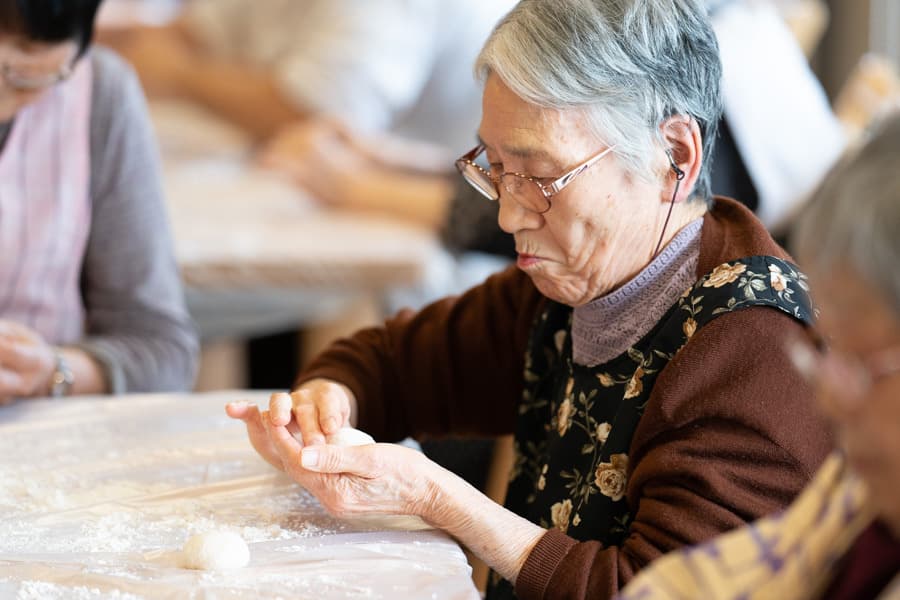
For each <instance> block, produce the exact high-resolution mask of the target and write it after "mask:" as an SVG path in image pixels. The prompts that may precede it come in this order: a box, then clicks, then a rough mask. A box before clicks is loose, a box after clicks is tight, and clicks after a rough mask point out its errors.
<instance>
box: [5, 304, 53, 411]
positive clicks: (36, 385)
mask: <svg viewBox="0 0 900 600" xmlns="http://www.w3.org/2000/svg"><path fill="white" fill-rule="evenodd" d="M55 365H56V354H55V352H54V350H53V347H52V346H50V344H48V343H46V342H45V341H44V339H43V338H42V337H41V336H40V334H38V333H37V332H36V331H34V330H33V329H31V328H29V327H25V326H24V325H20V324H19V323H14V322H12V321H6V320H0V404H8V403H9V402H11V401H13V400H14V399H16V398H27V397H30V396H42V395H46V394H47V393H48V392H49V390H50V378H51V376H52V375H53V369H54V367H55Z"/></svg>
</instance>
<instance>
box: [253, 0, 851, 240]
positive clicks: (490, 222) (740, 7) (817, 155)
mask: <svg viewBox="0 0 900 600" xmlns="http://www.w3.org/2000/svg"><path fill="white" fill-rule="evenodd" d="M705 3H706V6H707V9H708V10H709V12H710V17H711V20H712V23H713V29H714V30H715V32H716V37H717V40H718V42H719V47H720V53H721V57H722V68H723V103H724V114H723V117H722V118H721V119H720V122H719V127H718V136H719V137H718V140H717V142H716V146H715V149H714V151H713V152H714V154H713V160H712V171H711V177H712V180H711V181H712V183H711V186H712V191H713V193H715V194H718V195H722V196H727V197H729V198H735V199H737V200H739V201H740V202H742V203H743V204H745V205H746V206H747V207H749V208H750V209H751V210H753V211H754V212H755V213H756V214H757V215H758V216H759V218H760V220H762V221H763V223H764V224H765V225H766V226H767V227H769V228H771V229H772V230H773V231H775V232H777V233H784V230H785V227H786V225H787V224H788V223H789V221H790V219H791V218H792V216H793V213H794V211H795V210H796V209H797V207H798V206H800V205H802V203H803V201H805V199H806V198H807V196H808V194H809V192H810V191H811V190H812V188H813V187H814V186H815V185H817V184H818V182H819V181H820V180H821V178H822V177H823V176H824V174H825V172H826V170H827V169H828V168H829V167H830V166H831V165H832V164H833V163H834V162H835V161H836V160H837V159H838V157H839V156H840V154H841V152H842V151H843V148H844V146H845V140H844V136H843V134H842V131H841V129H842V128H841V124H840V123H839V122H838V120H837V118H836V117H835V115H834V113H833V112H832V110H831V108H830V106H829V104H828V99H827V98H826V96H825V93H824V91H823V89H822V86H821V85H820V83H819V82H818V80H817V79H816V77H815V75H814V74H813V72H812V70H811V69H810V66H809V64H808V62H807V59H806V57H805V56H804V54H803V51H802V49H801V47H800V45H799V43H798V40H797V39H795V37H794V35H793V34H792V32H791V31H790V30H789V28H788V26H787V24H786V23H785V22H784V20H783V19H782V17H781V15H780V14H779V13H778V11H777V7H776V6H775V5H774V4H772V3H771V2H748V1H744V0H706V2H705ZM759 39H765V40H766V43H765V44H764V45H762V46H761V45H760V44H759V43H757V42H758V40H759ZM761 52H765V53H766V55H767V56H770V57H771V58H770V59H763V58H761V55H760V53H761ZM375 147H376V143H375V142H374V141H373V140H369V139H367V138H366V137H365V136H364V135H363V134H361V133H360V132H358V131H353V130H350V129H348V128H345V127H340V125H339V124H336V123H321V122H320V123H316V124H305V125H297V126H295V127H292V128H288V129H286V130H284V131H282V132H281V133H280V134H279V135H278V136H276V137H275V139H274V140H273V141H272V142H271V143H270V144H269V145H268V147H267V149H266V150H265V152H264V155H265V162H266V163H267V164H269V165H271V166H275V167H277V168H280V169H283V170H284V171H286V172H287V173H289V174H291V175H292V176H293V177H295V178H296V179H297V181H298V182H299V183H300V184H301V185H302V186H303V187H305V188H306V189H309V190H310V191H311V192H313V194H314V195H315V196H316V197H317V198H319V199H320V200H323V201H325V202H327V203H328V204H331V205H333V206H340V207H346V208H350V209H356V210H367V211H376V212H382V213H388V214H393V215H399V216H402V217H404V218H408V219H411V220H413V221H415V222H419V223H422V224H425V225H426V226H428V227H431V228H433V229H434V230H436V231H438V232H439V233H440V235H441V238H442V240H443V241H444V242H445V244H446V245H447V247H448V248H450V249H451V250H454V251H456V252H466V251H480V252H487V253H490V254H497V255H500V256H508V257H513V256H514V254H515V252H514V245H513V242H512V240H511V238H510V237H509V236H508V235H507V234H505V233H504V232H502V231H501V230H500V229H499V228H498V227H497V225H496V217H497V214H496V206H495V205H485V204H484V203H480V204H479V203H477V202H474V201H473V197H472V196H471V192H470V190H467V189H465V187H464V186H462V185H459V184H456V185H454V184H453V182H456V181H458V180H457V179H456V177H455V173H450V172H449V171H446V172H444V173H436V174H431V173H421V172H419V173H416V172H410V171H409V170H407V171H406V172H404V171H398V170H397V169H394V168H391V165H386V164H385V163H384V161H383V160H381V159H380V157H379V155H378V153H377V151H374V150H373V148H375Z"/></svg>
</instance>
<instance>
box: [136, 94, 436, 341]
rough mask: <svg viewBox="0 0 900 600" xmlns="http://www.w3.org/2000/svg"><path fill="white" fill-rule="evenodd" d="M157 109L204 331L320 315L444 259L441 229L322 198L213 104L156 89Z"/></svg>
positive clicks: (185, 268)
mask: <svg viewBox="0 0 900 600" xmlns="http://www.w3.org/2000/svg"><path fill="white" fill-rule="evenodd" d="M151 117H152V119H153V123H154V126H155V128H156V132H157V137H158V138H159V141H160V146H161V151H162V156H163V159H164V161H163V166H164V186H165V192H166V197H167V200H168V209H169V214H170V218H171V222H172V229H173V237H174V242H175V252H176V259H177V261H178V265H179V268H180V270H181V273H182V277H183V279H184V282H185V287H186V295H187V299H188V305H189V307H190V309H191V312H192V314H193V315H194V317H195V319H196V321H197V324H198V327H199V329H200V332H201V335H202V337H204V338H206V339H209V338H213V337H236V338H240V337H245V336H253V335H261V334H266V333H271V332H275V331H280V330H285V329H288V328H292V327H297V326H301V325H302V326H307V325H311V324H312V325H315V324H316V323H317V322H322V321H329V320H333V319H335V318H337V317H339V316H341V315H342V314H344V313H345V311H346V310H347V308H348V307H350V306H353V305H355V304H358V302H359V299H360V298H367V299H368V298H375V299H376V301H377V299H378V298H380V297H381V296H383V294H384V293H385V292H387V291H388V290H392V289H397V288H404V287H414V286H417V285H419V284H420V283H421V282H423V281H425V280H426V279H427V278H428V277H429V273H430V272H433V271H435V270H438V271H439V272H442V271H443V270H446V269H447V266H446V265H447V264H448V262H449V257H448V256H447V253H446V251H444V250H442V249H441V247H440V244H439V242H438V239H437V236H436V235H435V234H434V233H433V232H432V231H429V230H427V229H425V228H422V227H419V226H416V225H413V224H411V223H408V222H405V221H402V220H398V219H396V218H389V217H383V216H378V215H374V214H361V213H359V212H351V211H337V210H328V209H324V208H323V207H321V206H319V205H317V204H316V203H315V202H314V201H312V200H311V199H310V198H309V197H308V196H306V195H305V194H304V192H303V191H302V190H300V189H298V188H297V186H295V185H293V184H291V183H290V182H289V181H287V180H285V179H283V178H281V177H280V176H278V175H277V174H275V173H273V172H270V171H266V170H263V169H260V168H257V167H255V166H254V165H253V162H252V145H251V142H250V141H249V140H248V139H247V137H246V136H245V134H243V133H242V132H241V131H240V130H238V129H237V128H235V127H234V126H231V125H229V124H227V123H225V122H223V121H221V120H219V119H217V118H216V117H214V116H213V115H211V114H210V113H208V112H207V111H205V110H203V109H201V108H199V107H197V106H193V105H190V104H186V103H184V102H177V101H161V100H157V101H154V102H153V103H152V104H151Z"/></svg>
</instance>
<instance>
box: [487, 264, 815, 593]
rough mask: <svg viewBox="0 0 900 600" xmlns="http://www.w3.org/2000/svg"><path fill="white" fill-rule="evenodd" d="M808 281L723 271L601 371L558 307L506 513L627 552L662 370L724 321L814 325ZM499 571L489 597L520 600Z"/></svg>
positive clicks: (543, 336)
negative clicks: (639, 459) (632, 492)
mask: <svg viewBox="0 0 900 600" xmlns="http://www.w3.org/2000/svg"><path fill="white" fill-rule="evenodd" d="M805 280H806V277H805V275H803V274H802V273H801V272H800V271H799V270H798V269H797V268H796V267H795V266H794V265H792V264H790V263H788V262H786V261H783V260H780V259H778V258H775V257H772V256H753V257H748V258H743V259H740V260H737V261H734V262H729V263H725V264H722V265H719V266H718V267H716V268H715V269H714V270H713V271H712V272H711V273H709V274H708V275H706V276H704V277H703V278H701V279H700V280H699V281H698V282H697V283H695V284H694V285H693V286H692V287H690V288H688V290H687V291H685V293H684V294H683V295H682V296H681V298H680V299H679V300H678V302H676V303H675V304H674V305H673V306H672V307H671V308H670V309H669V310H668V311H667V312H666V314H665V315H664V316H663V318H662V319H660V321H659V323H657V325H656V326H655V327H654V328H653V329H652V330H651V331H650V332H649V333H647V334H646V335H645V336H644V337H643V338H642V339H641V340H640V341H639V342H637V343H636V344H634V345H633V346H632V347H630V348H628V350H627V351H626V352H624V353H623V354H621V355H619V356H618V357H616V358H614V359H612V360H610V361H608V362H606V363H604V364H602V365H599V366H596V367H585V366H582V365H578V364H575V363H573V361H572V340H571V323H572V308H571V307H569V306H565V305H562V304H558V303H554V302H551V303H549V304H548V307H547V309H546V310H545V311H544V312H543V313H542V314H541V315H539V317H538V319H537V321H536V323H535V327H534V331H533V332H532V334H531V338H530V340H529V345H528V350H527V355H526V357H525V390H524V392H523V398H522V402H521V404H520V405H519V415H518V424H517V429H516V434H515V454H516V460H515V464H514V467H513V470H512V473H511V475H510V484H509V489H508V492H507V500H506V507H507V508H509V509H510V510H512V511H513V512H515V513H517V514H519V515H522V516H523V517H525V518H527V519H529V520H531V521H532V522H534V523H536V524H538V525H540V526H542V527H545V528H551V527H555V528H557V529H559V530H560V531H562V532H563V533H566V534H568V535H570V536H572V537H574V538H575V539H578V540H581V541H586V540H596V541H599V542H601V543H603V544H604V545H605V546H616V545H620V544H621V543H622V542H623V541H624V540H625V538H626V537H627V535H628V533H629V530H630V525H631V519H632V517H633V515H632V513H631V510H630V507H629V506H628V502H627V500H626V498H625V489H626V484H627V481H628V475H629V470H628V452H629V449H630V446H631V439H632V436H633V435H634V432H635V430H636V429H637V425H638V422H639V421H640V419H641V416H642V415H643V413H644V407H645V406H646V404H647V401H648V399H649V398H650V393H651V391H652V390H653V385H654V383H655V382H656V378H657V377H658V376H659V373H660V372H661V371H662V370H663V369H664V368H665V367H666V365H667V364H668V363H669V361H670V360H672V359H673V358H674V357H675V355H676V354H677V353H678V352H679V350H680V349H681V348H682V347H683V346H684V345H685V344H687V343H688V341H690V339H691V337H692V336H694V335H695V334H696V332H697V331H698V330H699V329H700V328H702V327H703V326H704V325H706V324H707V323H709V322H711V321H712V320H713V319H715V318H716V317H718V316H720V315H723V314H726V313H729V312H734V311H737V310H741V309H744V308H749V307H751V306H771V307H773V308H776V309H778V310H781V311H784V312H786V313H788V314H790V315H791V316H793V317H794V318H796V319H798V320H799V321H801V322H803V323H807V324H809V323H811V322H812V319H813V309H812V306H811V302H810V298H809V294H808V290H809V288H808V286H807V284H806V281H805ZM513 597H514V594H513V589H512V586H511V585H510V584H509V582H507V581H505V580H503V579H502V578H500V577H499V576H497V574H496V573H492V574H491V578H490V582H489V585H488V593H487V598H488V599H489V600H497V599H500V598H513Z"/></svg>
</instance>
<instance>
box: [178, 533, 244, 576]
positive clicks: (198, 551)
mask: <svg viewBox="0 0 900 600" xmlns="http://www.w3.org/2000/svg"><path fill="white" fill-rule="evenodd" d="M181 558H182V563H181V566H182V567H184V568H185V569H200V570H204V571H208V570H215V569H236V568H240V567H246V566H247V563H249V562H250V549H249V548H248V547H247V543H246V542H245V541H244V539H243V538H242V537H241V536H239V535H238V534H236V533H233V532H231V531H207V532H206V533H199V534H197V535H195V536H193V537H192V538H190V539H189V540H188V541H187V542H186V543H185V544H184V548H183V549H182V551H181Z"/></svg>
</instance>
